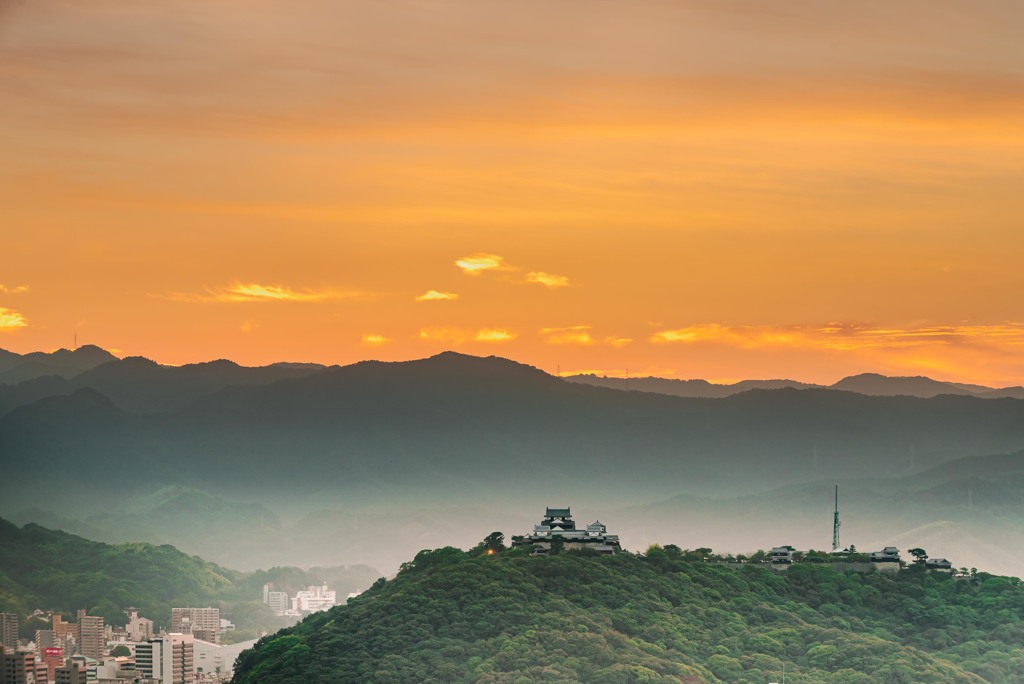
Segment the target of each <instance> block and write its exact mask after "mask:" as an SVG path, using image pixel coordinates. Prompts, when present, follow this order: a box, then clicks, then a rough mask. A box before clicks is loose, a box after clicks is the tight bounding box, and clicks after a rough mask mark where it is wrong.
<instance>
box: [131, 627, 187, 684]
mask: <svg viewBox="0 0 1024 684" xmlns="http://www.w3.org/2000/svg"><path fill="white" fill-rule="evenodd" d="M194 646H195V639H194V637H193V636H192V635H191V634H176V633H172V634H165V635H163V636H161V637H157V638H155V639H147V640H146V641H143V642H140V643H138V644H136V645H135V667H136V669H137V670H138V671H139V676H140V678H141V679H146V680H153V681H156V682H160V684H186V682H192V681H193V679H194V664H195V661H194Z"/></svg>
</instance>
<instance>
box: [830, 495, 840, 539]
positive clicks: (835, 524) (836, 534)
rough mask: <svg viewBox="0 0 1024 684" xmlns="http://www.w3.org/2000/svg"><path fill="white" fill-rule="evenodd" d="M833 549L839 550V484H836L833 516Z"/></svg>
mask: <svg viewBox="0 0 1024 684" xmlns="http://www.w3.org/2000/svg"><path fill="white" fill-rule="evenodd" d="M832 550H833V551H838V550H839V485H838V484H837V485H836V512H835V514H834V516H833V518H832Z"/></svg>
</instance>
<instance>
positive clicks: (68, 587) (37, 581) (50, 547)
mask: <svg viewBox="0 0 1024 684" xmlns="http://www.w3.org/2000/svg"><path fill="white" fill-rule="evenodd" d="M378 576H379V573H378V572H377V571H375V570H374V569H373V568H369V567H366V566H350V567H347V568H340V567H339V568H311V569H309V570H301V569H299V568H292V567H276V568H273V569H271V570H266V571H264V570H260V571H256V572H245V573H243V572H237V571H235V570H229V569H227V568H223V567H221V566H219V565H216V564H214V563H210V562H207V561H205V560H203V559H202V558H199V557H197V556H189V555H188V554H185V553H182V552H181V551H179V550H178V549H176V548H174V547H173V546H168V545H163V546H155V545H153V544H136V543H132V544H117V545H111V544H103V543H100V542H94V541H89V540H88V539H83V538H81V537H78V536H75V535H73V534H68V533H66V532H60V531H56V530H48V529H46V528H45V527H41V526H39V525H31V524H30V525H25V526H24V527H20V528H19V527H18V526H16V525H14V524H12V523H11V522H9V521H7V520H4V519H3V518H0V611H4V612H7V611H9V612H13V613H17V614H18V615H19V616H21V617H22V619H23V620H22V625H21V629H22V631H23V632H25V634H26V636H30V635H31V634H32V631H33V629H37V628H44V629H45V628H46V627H45V626H44V625H42V624H36V625H34V626H33V625H32V624H30V623H28V624H27V623H25V622H24V617H25V616H26V615H27V614H29V613H30V612H31V611H33V610H35V609H37V608H39V609H43V610H56V611H58V612H61V613H64V614H65V615H74V614H75V611H76V610H78V609H80V608H85V609H86V610H88V611H89V613H90V614H92V615H99V616H102V617H103V618H104V619H105V620H106V621H107V622H108V623H109V624H115V625H123V624H124V623H125V622H126V620H127V617H126V615H125V612H124V609H125V608H127V607H128V606H134V607H136V608H138V609H139V612H140V614H141V615H143V616H144V617H148V618H150V619H152V620H154V621H155V622H156V624H157V626H158V627H161V626H169V625H170V617H171V608H172V607H175V606H179V607H180V606H215V607H218V608H220V609H221V612H222V615H223V616H224V617H226V618H229V619H231V620H233V621H234V622H235V623H236V624H237V625H238V630H236V633H235V634H233V636H234V637H238V639H237V640H241V639H242V638H255V637H256V634H257V630H259V629H277V628H280V627H282V626H284V625H286V624H290V621H289V620H285V619H281V618H275V616H274V615H273V613H272V612H271V611H270V608H269V607H268V606H266V605H264V604H263V603H262V587H263V584H264V583H265V582H273V583H274V585H275V588H278V589H281V590H290V591H294V590H296V589H300V588H303V587H305V586H306V585H308V584H319V583H320V582H323V581H329V582H330V583H331V587H332V588H334V589H335V590H336V591H337V592H338V594H339V595H341V596H344V595H345V594H347V593H349V592H351V591H357V590H359V589H363V588H365V587H367V586H369V584H370V583H371V582H372V581H373V579H374V578H376V577H378ZM249 634H251V636H246V635H249Z"/></svg>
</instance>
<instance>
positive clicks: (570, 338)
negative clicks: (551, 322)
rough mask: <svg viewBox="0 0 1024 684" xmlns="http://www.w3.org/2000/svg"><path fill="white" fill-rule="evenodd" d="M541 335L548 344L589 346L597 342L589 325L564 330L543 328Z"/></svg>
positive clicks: (572, 326) (569, 327) (574, 326)
mask: <svg viewBox="0 0 1024 684" xmlns="http://www.w3.org/2000/svg"><path fill="white" fill-rule="evenodd" d="M540 334H541V336H542V337H543V338H544V342H546V343H547V344H577V345H582V346H589V345H592V344H596V343H597V341H596V340H595V339H594V338H593V337H592V336H591V334H590V326H589V325H571V326H567V327H564V328H541V329H540Z"/></svg>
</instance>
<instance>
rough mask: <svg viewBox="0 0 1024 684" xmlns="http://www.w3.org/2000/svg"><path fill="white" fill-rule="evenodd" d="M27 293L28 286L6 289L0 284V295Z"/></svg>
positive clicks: (6, 287)
mask: <svg viewBox="0 0 1024 684" xmlns="http://www.w3.org/2000/svg"><path fill="white" fill-rule="evenodd" d="M26 292H28V285H15V286H14V287H8V286H6V285H4V284H3V283H0V294H12V295H16V294H25V293H26Z"/></svg>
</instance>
